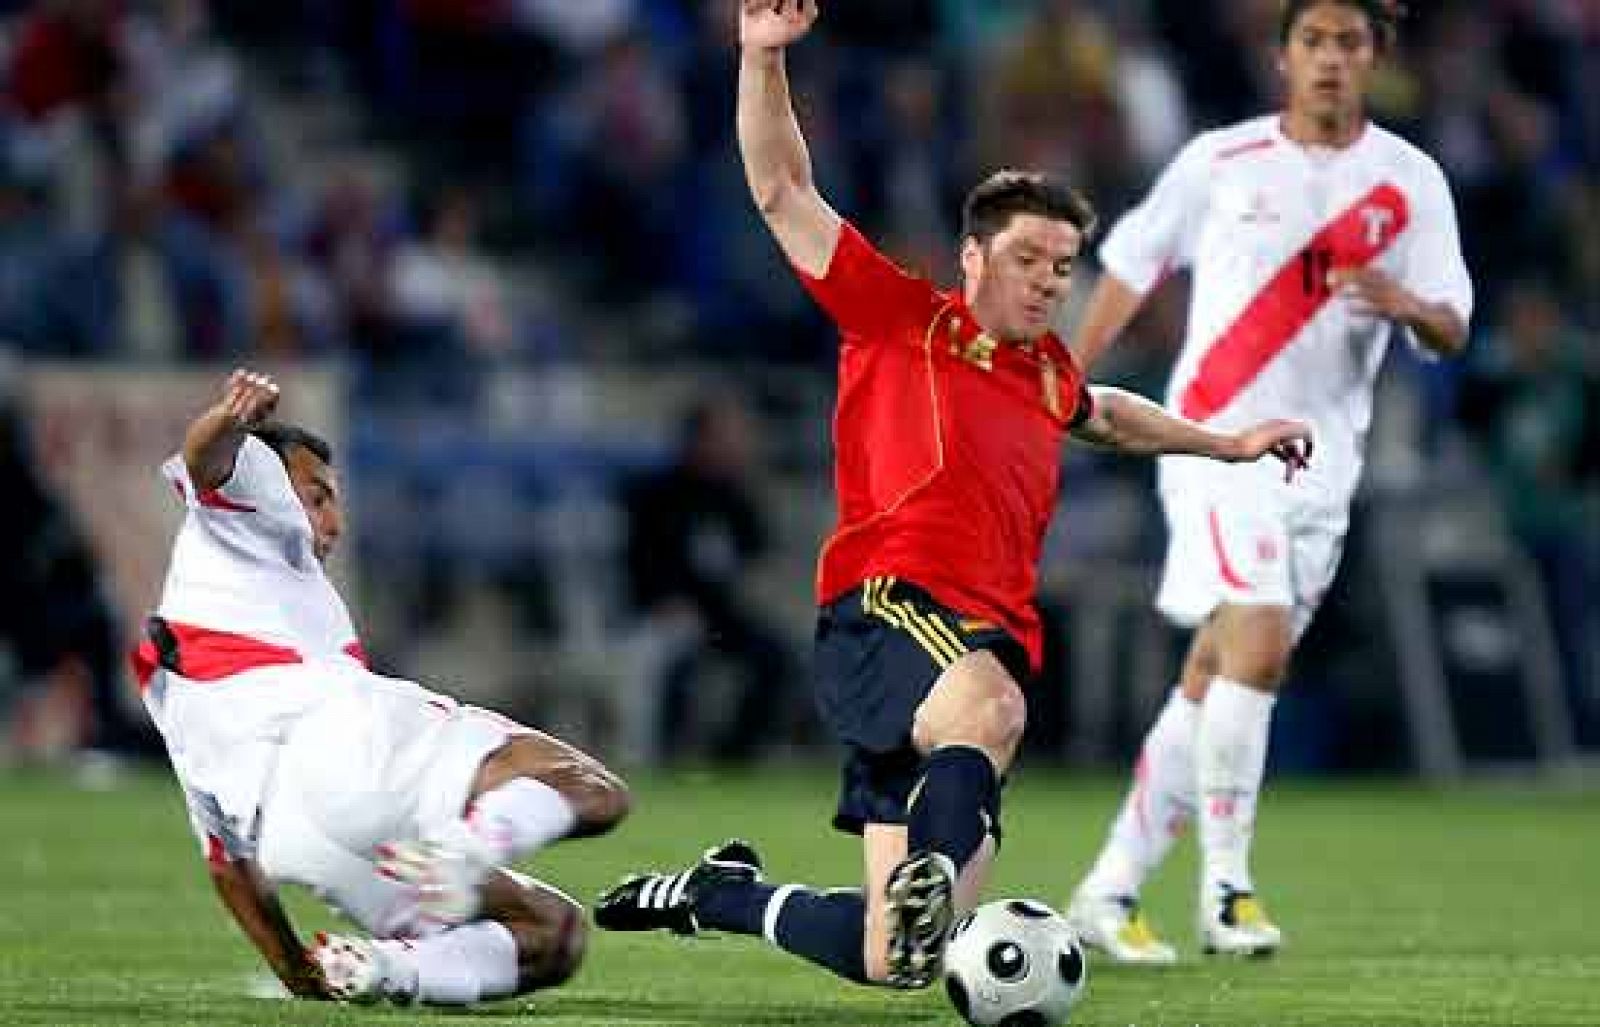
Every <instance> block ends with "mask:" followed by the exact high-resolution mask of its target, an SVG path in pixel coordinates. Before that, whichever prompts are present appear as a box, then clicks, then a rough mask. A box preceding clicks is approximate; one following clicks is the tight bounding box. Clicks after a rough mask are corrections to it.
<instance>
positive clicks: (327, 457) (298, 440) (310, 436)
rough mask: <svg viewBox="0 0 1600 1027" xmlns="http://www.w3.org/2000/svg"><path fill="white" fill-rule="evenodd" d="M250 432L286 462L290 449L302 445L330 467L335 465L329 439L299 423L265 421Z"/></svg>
mask: <svg viewBox="0 0 1600 1027" xmlns="http://www.w3.org/2000/svg"><path fill="white" fill-rule="evenodd" d="M250 434H251V435H254V436H255V437H256V438H258V439H260V440H261V441H262V442H265V443H266V444H267V445H268V446H269V447H270V448H271V449H272V451H273V452H274V453H276V454H278V459H279V460H282V461H283V462H284V463H288V462H289V451H290V450H292V449H294V448H295V447H296V446H300V447H303V448H305V449H307V450H309V451H310V452H311V455H312V456H314V457H316V458H317V459H318V460H321V461H322V462H323V463H325V464H327V465H328V466H329V467H332V466H333V447H332V446H330V445H328V440H327V439H325V438H323V437H322V436H320V435H317V434H316V433H314V432H310V431H307V430H306V429H304V428H302V427H300V426H299V425H297V424H289V423H287V422H285V421H265V422H263V423H261V424H258V425H256V426H255V427H254V428H251V429H250Z"/></svg>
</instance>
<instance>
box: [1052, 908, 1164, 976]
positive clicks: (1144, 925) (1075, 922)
mask: <svg viewBox="0 0 1600 1027" xmlns="http://www.w3.org/2000/svg"><path fill="white" fill-rule="evenodd" d="M1067 922H1068V923H1069V924H1071V925H1072V929H1073V930H1075V931H1077V932H1078V938H1079V940H1080V941H1082V942H1083V943H1084V944H1085V945H1087V946H1089V947H1090V948H1093V949H1097V950H1099V951H1100V952H1103V953H1105V955H1106V956H1108V957H1109V958H1110V959H1111V961H1112V962H1114V963H1126V964H1129V965H1132V966H1171V965H1172V964H1173V963H1176V962H1177V961H1178V953H1177V951H1176V950H1175V949H1174V948H1173V947H1172V946H1171V945H1168V944H1167V943H1166V942H1164V941H1162V940H1161V938H1160V937H1159V936H1158V935H1157V934H1156V932H1155V929H1154V928H1152V927H1151V926H1150V921H1149V920H1147V919H1146V918H1145V915H1144V912H1143V911H1142V910H1140V908H1139V902H1138V900H1137V899H1135V898H1133V897H1132V896H1128V895H1105V896H1101V895H1085V894H1083V893H1081V892H1080V893H1079V894H1077V895H1075V896H1073V899H1072V905H1071V906H1070V907H1068V909H1067Z"/></svg>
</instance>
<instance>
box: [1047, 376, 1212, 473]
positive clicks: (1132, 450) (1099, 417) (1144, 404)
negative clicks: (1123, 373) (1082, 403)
mask: <svg viewBox="0 0 1600 1027" xmlns="http://www.w3.org/2000/svg"><path fill="white" fill-rule="evenodd" d="M1089 392H1090V395H1091V396H1093V398H1094V410H1093V412H1092V413H1091V414H1090V415H1089V417H1088V419H1087V420H1085V421H1084V422H1083V423H1082V424H1080V425H1078V427H1077V428H1076V429H1074V430H1073V436H1074V437H1076V438H1079V439H1082V440H1083V441H1085V442H1088V443H1092V444H1093V445H1096V446H1104V447H1106V448H1107V449H1114V450H1116V451H1117V452H1119V453H1126V454H1128V455H1130V456H1155V455H1158V454H1163V453H1188V454H1192V455H1194V456H1208V457H1213V458H1216V459H1222V460H1226V459H1229V458H1230V455H1231V454H1230V452H1229V449H1228V447H1229V445H1230V442H1231V437H1230V436H1227V435H1221V434H1218V433H1217V432H1214V431H1210V430H1208V429H1206V428H1204V427H1202V426H1200V425H1198V424H1195V423H1194V422H1193V421H1185V420H1183V419H1182V418H1178V417H1173V416H1172V415H1171V414H1169V413H1167V412H1166V411H1165V410H1163V409H1162V408H1161V407H1160V406H1158V405H1157V404H1155V403H1152V402H1150V401H1149V400H1148V399H1145V398H1144V397H1143V396H1139V395H1136V394H1134V393H1132V392H1128V391H1126V390H1125V389H1114V388H1110V387H1107V386H1095V387H1094V388H1092V389H1090V390H1089Z"/></svg>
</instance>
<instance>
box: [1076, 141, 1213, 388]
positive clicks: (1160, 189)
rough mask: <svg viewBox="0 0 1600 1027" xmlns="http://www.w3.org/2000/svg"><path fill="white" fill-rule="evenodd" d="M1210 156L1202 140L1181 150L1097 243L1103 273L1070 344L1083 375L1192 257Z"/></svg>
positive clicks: (1203, 199)
mask: <svg viewBox="0 0 1600 1027" xmlns="http://www.w3.org/2000/svg"><path fill="white" fill-rule="evenodd" d="M1210 152H1211V147H1210V145H1209V141H1208V137H1207V136H1200V137H1199V138H1197V139H1195V140H1194V141H1193V142H1191V143H1190V144H1189V145H1188V146H1186V147H1184V149H1183V150H1182V151H1180V152H1179V154H1178V156H1177V157H1175V158H1173V161H1172V163H1171V164H1169V165H1168V166H1167V169H1166V170H1165V171H1163V172H1162V173H1161V177H1160V178H1158V179H1157V180H1156V183H1155V185H1153V186H1152V187H1151V188H1150V192H1149V194H1148V195H1146V196H1145V198H1144V200H1143V201H1141V202H1140V204H1139V205H1138V206H1137V207H1135V208H1133V210H1131V211H1129V212H1128V213H1127V214H1125V215H1124V216H1123V217H1122V219H1121V220H1120V221H1118V222H1117V224H1116V226H1115V227H1113V228H1112V230H1111V232H1110V234H1109V235H1107V236H1106V240H1105V242H1103V243H1102V244H1101V245H1100V264H1101V266H1102V268H1103V269H1104V273H1103V274H1102V275H1101V276H1100V280H1099V281H1098V282H1096V283H1095V287H1094V292H1093V293H1092V294H1091V295H1090V297H1089V303H1088V306H1087V307H1086V308H1085V310H1084V314H1083V317H1082V319H1081V320H1080V321H1079V323H1078V330H1077V332H1076V333H1075V336H1074V338H1073V341H1072V355H1073V356H1074V357H1075V358H1076V359H1077V361H1078V365H1079V366H1080V367H1082V368H1083V369H1084V370H1085V371H1087V370H1088V369H1089V367H1090V366H1091V365H1092V364H1093V363H1094V362H1095V361H1096V360H1098V359H1099V357H1100V354H1102V353H1104V352H1105V350H1106V348H1107V347H1109V346H1110V345H1111V343H1112V342H1113V341H1115V340H1116V338H1117V336H1118V335H1120V334H1122V331H1123V329H1125V328H1127V327H1128V323H1129V322H1130V321H1132V320H1133V318H1134V315H1135V314H1137V313H1138V312H1139V308H1140V307H1141V306H1143V305H1144V300H1145V297H1146V296H1147V295H1149V293H1150V290H1151V289H1153V288H1155V286H1156V285H1157V284H1159V283H1160V281H1161V279H1162V278H1163V277H1164V276H1165V275H1166V274H1167V273H1168V272H1170V271H1172V270H1174V269H1176V268H1180V267H1185V266H1187V265H1188V264H1189V263H1190V262H1191V261H1192V260H1193V259H1194V247H1195V239H1196V236H1197V235H1198V232H1199V225H1200V221H1201V214H1202V212H1203V209H1204V206H1205V201H1206V182H1207V173H1208V169H1209V167H1210Z"/></svg>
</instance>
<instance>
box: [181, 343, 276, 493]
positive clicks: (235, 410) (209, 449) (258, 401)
mask: <svg viewBox="0 0 1600 1027" xmlns="http://www.w3.org/2000/svg"><path fill="white" fill-rule="evenodd" d="M277 406H278V385H277V383H276V382H274V381H273V380H272V379H271V378H269V377H267V376H266V375H264V374H260V373H258V372H255V371H244V370H240V371H235V372H233V374H231V375H229V376H228V382H227V384H226V385H225V386H224V387H223V390H222V398H221V399H220V400H218V401H217V403H216V405H215V406H213V407H211V409H209V410H207V411H206V412H205V413H203V414H201V415H200V416H199V417H197V418H195V420H194V423H193V424H191V425H189V431H188V433H187V434H185V435H184V438H183V462H184V464H185V465H187V467H188V469H189V480H190V481H192V482H194V487H195V488H196V489H198V490H200V491H201V492H206V491H208V490H210V489H215V488H221V487H222V486H223V485H224V484H226V483H227V481H228V478H229V477H231V476H232V475H233V462H234V460H235V458H237V457H238V455H239V447H240V446H242V445H243V444H244V440H245V436H246V435H249V434H250V429H252V428H254V427H256V426H257V425H259V424H260V423H261V422H263V421H265V420H266V419H267V418H268V417H270V416H272V412H273V411H274V410H275V409H277Z"/></svg>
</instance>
